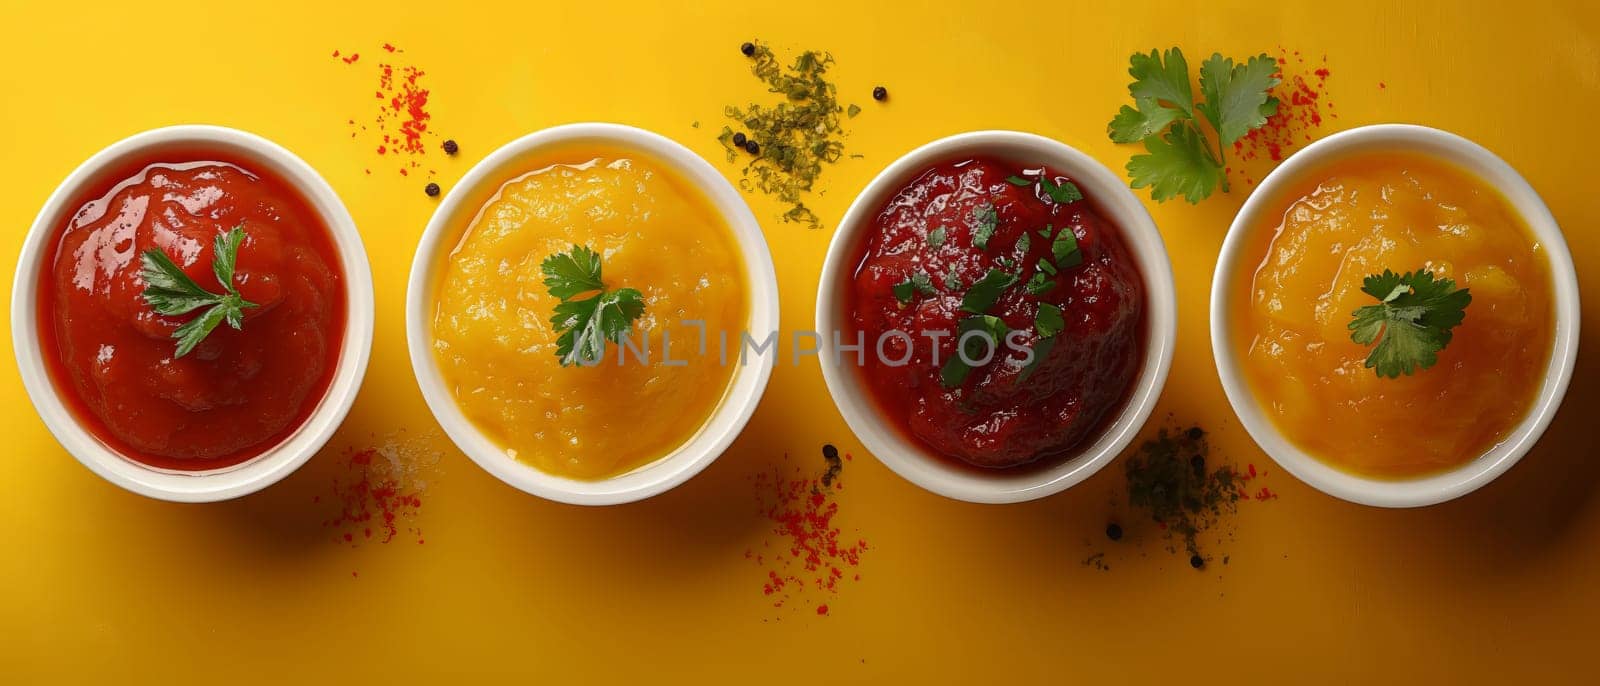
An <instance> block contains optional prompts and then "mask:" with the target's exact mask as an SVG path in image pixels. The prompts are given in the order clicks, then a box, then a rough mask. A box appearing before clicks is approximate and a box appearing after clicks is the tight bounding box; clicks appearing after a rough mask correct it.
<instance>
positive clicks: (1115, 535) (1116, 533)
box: [1106, 522, 1122, 541]
mask: <svg viewBox="0 0 1600 686" xmlns="http://www.w3.org/2000/svg"><path fill="white" fill-rule="evenodd" d="M1106 538H1109V539H1111V540H1113V541H1120V540H1122V527H1120V526H1117V524H1116V522H1112V523H1110V524H1107V525H1106Z"/></svg>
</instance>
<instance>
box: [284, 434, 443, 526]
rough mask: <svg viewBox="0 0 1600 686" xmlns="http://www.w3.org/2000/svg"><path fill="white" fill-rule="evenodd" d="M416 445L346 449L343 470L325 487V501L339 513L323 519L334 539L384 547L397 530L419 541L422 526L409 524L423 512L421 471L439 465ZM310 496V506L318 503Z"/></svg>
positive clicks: (433, 454) (388, 445)
mask: <svg viewBox="0 0 1600 686" xmlns="http://www.w3.org/2000/svg"><path fill="white" fill-rule="evenodd" d="M419 445H420V444H415V443H410V442H406V443H401V442H396V441H392V440H391V441H387V442H385V443H383V444H382V445H379V446H377V447H372V448H363V449H361V450H350V449H347V450H346V451H345V454H344V455H343V456H342V458H343V461H342V465H341V466H342V467H343V469H342V470H340V472H339V473H338V474H336V475H335V476H334V478H333V480H332V483H331V484H330V487H329V488H330V491H331V494H332V497H331V498H329V500H330V501H331V502H333V503H335V504H336V505H337V506H338V508H339V509H338V511H337V512H336V513H334V514H333V515H332V516H330V517H329V518H327V519H325V520H323V522H322V526H323V527H325V528H329V529H333V530H334V541H335V542H336V543H346V544H350V545H352V546H359V545H360V543H363V542H377V543H388V542H390V541H392V540H394V539H395V538H397V537H398V536H399V535H400V533H401V532H402V531H404V532H405V533H406V534H407V535H408V536H414V537H415V538H416V542H417V543H418V544H419V545H420V544H422V543H424V539H423V537H422V528H421V527H420V526H417V525H416V524H414V523H413V522H414V520H415V519H416V518H417V517H418V516H419V515H420V514H421V511H422V493H423V490H424V488H425V487H426V481H425V480H424V479H422V478H421V470H422V469H423V468H426V467H429V466H431V465H432V463H435V462H437V461H438V455H437V453H432V452H431V451H428V450H424V449H421V448H419V447H418V446H419ZM321 500H322V498H321V496H313V497H312V502H313V503H317V502H321Z"/></svg>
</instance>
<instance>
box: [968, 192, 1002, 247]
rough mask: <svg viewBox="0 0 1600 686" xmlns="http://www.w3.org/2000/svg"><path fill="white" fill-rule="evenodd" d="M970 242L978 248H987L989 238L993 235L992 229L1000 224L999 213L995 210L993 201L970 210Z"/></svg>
mask: <svg viewBox="0 0 1600 686" xmlns="http://www.w3.org/2000/svg"><path fill="white" fill-rule="evenodd" d="M972 223H973V228H972V244H973V245H975V246H977V248H978V249H979V250H988V249H989V239H990V238H993V237H994V230H995V229H996V228H997V227H999V226H1000V215H999V213H998V212H996V211H995V207H994V203H984V204H982V205H979V206H978V208H977V209H975V210H973V211H972Z"/></svg>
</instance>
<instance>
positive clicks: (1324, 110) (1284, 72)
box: [1228, 47, 1338, 185]
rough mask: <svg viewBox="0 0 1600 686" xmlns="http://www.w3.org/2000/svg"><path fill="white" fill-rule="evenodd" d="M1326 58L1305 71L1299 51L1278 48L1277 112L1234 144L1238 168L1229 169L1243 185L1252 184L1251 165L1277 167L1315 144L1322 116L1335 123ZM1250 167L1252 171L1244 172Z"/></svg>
mask: <svg viewBox="0 0 1600 686" xmlns="http://www.w3.org/2000/svg"><path fill="white" fill-rule="evenodd" d="M1327 62H1328V56H1327V55H1323V56H1322V60H1321V62H1320V66H1317V67H1316V68H1315V69H1310V70H1309V71H1308V68H1309V67H1310V66H1311V65H1308V64H1307V63H1306V58H1305V57H1304V56H1302V55H1301V54H1300V51H1299V50H1295V51H1293V52H1290V51H1289V50H1287V49H1285V48H1283V47H1279V48H1278V73H1277V74H1276V76H1277V77H1278V78H1279V79H1281V82H1280V83H1279V84H1278V85H1277V86H1275V87H1274V88H1273V89H1272V95H1274V96H1276V97H1277V98H1278V111H1277V113H1276V114H1274V115H1272V116H1271V117H1268V118H1267V123H1266V125H1264V126H1262V127H1260V128H1258V129H1255V130H1253V131H1251V132H1250V133H1249V134H1246V135H1245V137H1244V138H1241V139H1239V140H1237V141H1234V143H1233V150H1234V158H1235V159H1237V160H1239V163H1238V167H1236V168H1229V170H1228V172H1229V173H1230V174H1237V175H1239V176H1240V177H1241V178H1242V179H1243V180H1244V182H1245V183H1246V184H1251V185H1253V184H1255V178H1256V173H1255V172H1256V171H1259V170H1260V169H1261V167H1260V166H1258V165H1251V164H1249V163H1250V162H1252V161H1257V160H1262V161H1270V162H1271V164H1270V165H1268V168H1270V167H1271V166H1276V164H1277V163H1278V162H1281V161H1283V159H1284V158H1286V157H1288V156H1289V153H1291V152H1294V151H1295V150H1296V149H1298V148H1300V147H1301V146H1303V145H1305V144H1306V143H1310V142H1311V141H1313V140H1316V139H1317V137H1318V132H1319V130H1320V129H1321V128H1322V122H1323V118H1324V116H1326V117H1327V118H1329V119H1337V118H1338V115H1337V114H1334V113H1333V109H1334V107H1333V103H1332V102H1331V101H1329V100H1328V98H1327V91H1328V88H1327V85H1328V77H1329V76H1330V75H1331V73H1330V72H1329V71H1328V67H1327ZM1246 167H1251V168H1252V169H1249V170H1247V169H1245V168H1246Z"/></svg>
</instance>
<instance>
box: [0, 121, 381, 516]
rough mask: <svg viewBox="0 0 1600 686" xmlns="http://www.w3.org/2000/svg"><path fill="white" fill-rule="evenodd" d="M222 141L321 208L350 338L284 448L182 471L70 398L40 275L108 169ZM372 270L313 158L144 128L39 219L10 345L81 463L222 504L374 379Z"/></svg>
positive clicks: (276, 471)
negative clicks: (156, 462) (57, 362)
mask: <svg viewBox="0 0 1600 686" xmlns="http://www.w3.org/2000/svg"><path fill="white" fill-rule="evenodd" d="M173 147H186V148H188V147H193V148H198V149H206V148H220V149H224V150H227V151H229V152H230V153H234V154H238V155H239V156H241V157H245V158H248V159H250V160H251V161H252V162H254V163H257V164H260V165H262V167H264V168H267V169H270V170H271V171H272V172H273V173H275V174H277V175H278V176H279V177H281V178H282V179H283V180H285V181H287V182H288V183H289V184H290V186H291V187H293V188H294V190H295V191H296V192H298V193H300V194H301V196H302V197H303V198H304V199H305V201H306V203H307V204H308V205H310V206H311V207H312V209H313V210H314V211H316V212H317V214H318V215H319V217H320V218H321V219H322V221H323V222H324V223H325V224H326V225H327V227H328V230H329V233H330V234H331V238H332V239H333V242H334V245H335V247H336V248H337V249H338V251H339V256H340V267H341V269H342V271H343V273H344V282H345V300H346V307H345V323H344V338H343V342H342V343H341V345H340V351H339V361H338V363H337V365H336V367H335V370H334V375H333V378H332V379H331V380H330V381H329V382H328V388H327V390H326V391H325V393H324V394H323V397H322V399H321V400H320V401H318V404H317V406H316V408H315V409H313V410H312V412H311V414H310V415H309V416H308V417H306V419H305V420H304V421H303V422H302V423H301V424H300V427H299V428H298V429H296V430H295V432H294V433H292V434H290V435H289V436H288V437H287V438H285V439H283V441H281V442H280V443H279V444H278V445H276V446H274V447H273V448H271V449H269V450H267V451H266V452H264V453H262V454H261V455H258V456H256V457H254V458H251V459H249V460H246V461H245V462H242V463H240V464H237V465H232V466H229V467H225V468H220V469H215V470H209V471H201V472H182V471H176V470H166V469H159V468H156V467H151V466H147V465H144V464H142V463H139V462H136V461H134V460H132V459H130V458H127V457H123V456H122V455H121V454H120V453H118V452H117V451H115V450H113V449H111V448H110V447H109V446H107V445H106V444H105V443H103V442H101V441H100V440H99V439H97V438H95V437H94V436H93V435H92V434H91V433H89V431H88V430H87V429H85V428H84V427H83V426H82V425H81V424H80V422H79V420H78V419H77V417H76V416H75V413H74V412H73V411H72V410H71V409H70V408H68V407H67V406H66V404H65V403H64V402H63V401H62V398H61V393H62V392H63V391H62V390H61V389H58V388H56V385H55V383H54V382H53V381H52V379H51V377H50V373H49V371H48V369H47V368H46V365H45V361H44V353H43V350H42V347H41V345H40V341H39V335H38V334H39V331H38V318H37V310H38V308H37V305H38V285H39V278H40V273H41V271H42V270H43V269H45V267H46V265H45V262H46V260H47V257H48V256H49V254H50V253H51V252H52V251H53V250H54V248H55V246H56V240H55V239H56V233H57V232H56V229H57V228H58V227H59V226H60V223H61V222H62V221H63V220H64V219H65V218H66V216H67V214H68V213H70V212H71V211H72V210H73V209H74V208H72V207H70V206H69V205H68V204H69V203H71V202H73V201H74V200H76V199H78V198H79V197H80V196H81V194H82V193H83V192H84V191H85V189H86V187H87V186H88V185H90V184H92V183H96V182H98V181H100V180H101V179H100V175H101V174H102V173H103V172H104V170H105V169H107V168H108V167H111V166H113V165H115V164H118V163H121V162H122V161H124V160H126V159H128V158H130V157H134V156H142V155H147V154H149V153H150V152H152V151H157V150H160V149H162V148H173ZM373 314H374V303H373V290H372V271H371V268H370V266H369V264H368V261H367V253H366V249H365V248H364V246H363V244H362V241H361V234H360V232H358V231H357V230H356V225H355V220H354V219H352V218H351V216H350V212H349V211H348V210H347V209H346V208H345V206H344V203H343V202H342V201H341V200H340V199H339V196H338V194H337V193H335V192H334V190H333V187H332V186H330V185H329V184H328V182H327V181H326V180H325V179H323V178H322V176H321V175H320V174H318V173H317V172H316V170H315V169H313V168H312V167H311V166H310V165H309V164H307V163H306V162H305V161H304V160H302V159H300V158H299V157H298V156H296V155H295V154H294V153H292V152H290V151H289V150H288V149H286V148H284V147H283V146H281V145H278V144H277V143H274V142H272V141H270V140H268V139H266V138H264V137H261V136H259V135H256V134H253V133H249V132H246V131H242V130H239V129H234V128H228V127H223V126H215V125H209V124H182V125H176V126H166V127H161V128H156V129H150V130H147V131H142V132H139V133H135V134H133V135H131V136H128V137H126V138H123V139H121V140H118V141H116V142H114V143H112V144H110V145H108V146H106V147H105V148H102V149H101V150H100V151H98V152H96V153H95V154H93V155H91V156H90V157H89V158H88V159H86V160H84V161H83V162H82V163H80V164H79V165H78V166H77V168H75V169H74V170H73V171H72V172H71V173H70V174H68V175H67V177H66V178H65V179H63V180H62V181H61V183H60V184H59V185H58V186H56V188H55V190H54V191H52V192H51V194H50V196H49V198H48V199H47V200H46V201H45V203H44V206H43V207H42V208H40V210H39V213H38V214H37V215H36V216H35V218H34V221H33V224H32V226H31V227H30V228H29V229H28V234H27V237H26V238H25V239H24V241H23V244H22V250H21V252H20V254H19V256H18V259H17V271H16V274H15V276H14V280H13V282H12V297H11V345H12V349H13V351H14V352H15V353H16V359H17V366H18V369H19V371H20V373H21V377H22V382H23V386H24V388H25V389H26V390H27V393H28V397H29V399H30V400H31V401H32V402H33V406H34V408H35V410H36V411H37V412H38V413H39V416H40V418H41V419H43V420H44V423H45V426H46V427H47V428H48V429H49V430H50V433H51V434H53V435H54V436H55V438H56V441H57V442H58V443H60V444H61V446H62V447H63V448H64V449H66V451H67V452H68V453H70V454H71V455H72V456H73V457H74V458H76V459H77V460H78V462H80V463H82V464H83V466H85V467H87V468H88V469H89V470H90V471H92V472H94V473H95V474H97V475H99V476H100V477H101V478H103V479H105V480H106V481H109V482H111V483H113V484H115V485H117V486H120V487H122V488H124V489H126V490H128V491H132V492H134V493H138V494H139V495H143V496H146V497H150V498H155V499H158V500H167V501H172V502H214V501H219V500H228V499H232V498H237V497H240V496H244V495H247V494H250V493H254V492H256V491H259V490H261V489H263V488H266V487H268V486H270V485H272V484H274V483H277V482H278V481H280V480H282V479H283V478H284V477H287V476H288V475H289V474H291V473H293V472H294V471H295V470H296V469H299V468H300V466H301V465H303V464H305V463H306V461H308V460H310V459H311V457H312V456H313V455H315V454H316V453H317V452H318V451H319V450H321V449H322V447H323V446H324V445H325V444H326V443H327V442H328V440H329V439H330V438H332V436H333V434H334V432H335V431H336V430H337V429H338V428H339V425H340V424H341V423H342V422H343V421H344V418H345V416H346V415H347V414H348V413H349V411H350V407H351V406H352V404H353V403H354V402H355V397H356V395H357V393H358V392H359V390H360V387H361V382H362V379H363V378H364V377H365V374H366V369H367V362H368V360H369V358H370V356H371V351H372V338H373Z"/></svg>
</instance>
